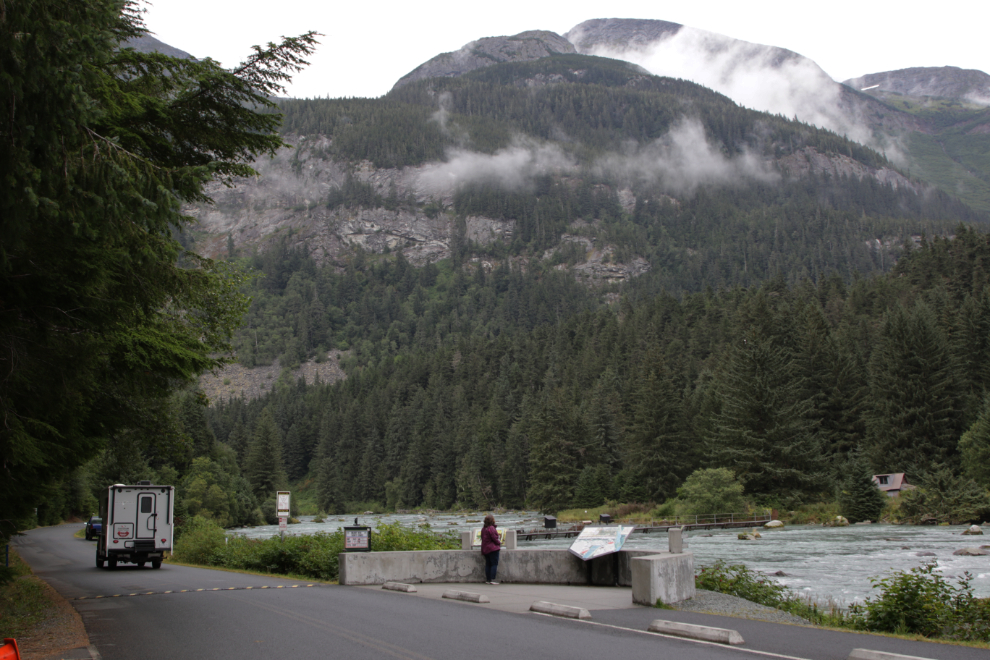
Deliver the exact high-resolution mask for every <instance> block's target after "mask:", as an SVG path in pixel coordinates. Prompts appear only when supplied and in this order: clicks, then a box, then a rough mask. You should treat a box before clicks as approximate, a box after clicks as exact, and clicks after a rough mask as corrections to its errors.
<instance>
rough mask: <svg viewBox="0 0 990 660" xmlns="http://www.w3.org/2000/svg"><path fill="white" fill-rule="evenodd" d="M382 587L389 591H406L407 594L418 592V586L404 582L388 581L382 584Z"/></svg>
mask: <svg viewBox="0 0 990 660" xmlns="http://www.w3.org/2000/svg"><path fill="white" fill-rule="evenodd" d="M382 589H388V590H389V591H404V592H406V593H407V594H414V593H416V587H414V586H413V585H411V584H403V583H402V582H386V583H385V584H383V585H382Z"/></svg>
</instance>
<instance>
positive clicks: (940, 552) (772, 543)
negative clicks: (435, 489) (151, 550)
mask: <svg viewBox="0 0 990 660" xmlns="http://www.w3.org/2000/svg"><path fill="white" fill-rule="evenodd" d="M484 515H485V514H484V513H471V514H454V513H438V514H430V515H428V514H389V515H368V516H357V518H358V520H359V522H360V524H362V525H370V526H371V527H375V526H377V525H378V524H380V523H387V522H398V523H400V524H401V525H404V526H409V527H417V526H419V527H423V526H425V525H429V529H432V530H433V531H437V532H442V531H448V530H449V531H454V532H459V531H461V530H464V529H471V528H474V527H480V526H481V524H480V521H481V519H482V518H483V517H484ZM354 518H355V516H354V515H353V514H351V515H350V516H346V517H341V516H332V517H329V518H327V521H326V522H324V523H314V522H312V517H311V516H305V517H303V518H302V519H301V520H302V522H301V523H300V524H298V525H290V526H289V528H288V533H290V534H313V533H316V532H321V531H322V532H331V531H334V530H336V529H339V528H340V527H343V526H345V525H352V524H354ZM469 520H470V521H477V522H468V521H469ZM497 520H498V524H499V526H500V527H503V528H506V529H520V528H525V529H527V530H529V529H535V528H540V527H542V526H543V518H542V517H541V516H540V515H539V514H537V513H535V512H532V511H523V512H508V513H502V514H500V515H498V516H497ZM562 526H563V525H562ZM423 528H425V527H423ZM965 529H966V527H965V526H950V527H933V526H922V527H916V526H908V525H880V524H877V525H853V526H850V527H821V526H819V525H796V526H788V527H785V528H784V529H782V530H760V533H761V534H762V536H763V538H762V539H758V540H756V541H740V540H739V539H738V538H737V534H738V533H739V531H741V530H725V531H714V530H712V531H695V532H689V533H687V534H685V539H686V545H687V548H686V549H687V550H688V551H690V552H693V553H694V555H695V563H696V565H697V566H706V565H710V564H712V563H714V562H715V561H716V560H717V559H724V560H725V561H726V562H728V563H730V564H745V565H746V566H747V567H749V568H750V569H752V570H755V571H759V572H761V573H766V574H772V573H777V572H779V571H782V572H783V573H784V575H783V576H772V578H773V579H774V580H776V581H777V582H779V583H781V584H783V585H785V586H787V587H789V588H791V589H793V590H795V591H797V592H800V593H803V594H806V595H808V596H811V597H812V598H813V599H815V600H818V601H819V602H822V603H826V602H828V601H830V600H831V601H834V602H835V603H837V604H838V605H840V606H843V607H845V606H848V605H850V604H852V603H855V602H862V601H863V599H865V598H866V597H867V596H870V595H871V594H875V593H876V591H875V590H873V589H872V587H871V585H870V578H872V577H883V576H885V575H887V574H889V573H890V572H891V571H893V570H907V569H910V568H913V567H915V566H920V565H922V564H923V563H924V562H926V561H931V560H935V561H937V562H938V568H937V569H936V570H938V571H939V572H940V573H941V574H942V575H943V576H945V577H957V576H961V575H962V574H963V572H964V571H969V573H970V574H971V575H972V576H973V582H972V586H973V593H974V594H975V595H976V596H977V597H980V598H990V556H982V557H963V556H954V555H953V554H952V553H953V551H955V550H958V549H959V548H966V547H973V546H980V545H990V536H961V533H962V532H963V531H964V530H965ZM984 529H986V527H984ZM236 533H239V534H243V535H244V536H247V537H249V538H268V537H270V536H272V535H275V534H278V526H272V525H269V526H263V527H253V528H250V529H244V530H237V532H236ZM572 541H573V539H564V538H559V539H552V540H539V541H526V542H521V543H520V544H519V546H520V547H521V548H537V547H547V548H566V547H568V546H569V545H570V544H571V542H572ZM625 547H626V548H629V549H656V550H666V549H667V535H666V534H664V533H654V534H639V533H636V534H633V535H632V536H630V537H629V540H628V541H627V542H626V545H625ZM922 552H931V553H934V556H918V555H919V553H922Z"/></svg>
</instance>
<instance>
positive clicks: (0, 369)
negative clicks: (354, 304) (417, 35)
mask: <svg viewBox="0 0 990 660" xmlns="http://www.w3.org/2000/svg"><path fill="white" fill-rule="evenodd" d="M144 31H145V30H144V28H143V26H142V25H141V22H140V18H139V12H138V9H137V8H136V6H135V4H134V3H132V2H129V1H127V0H80V1H79V2H70V3H66V2H60V1H55V0H25V1H23V2H17V3H8V4H7V5H5V6H4V8H3V10H2V11H0V72H2V73H0V116H2V119H0V173H2V174H0V176H2V181H3V185H2V186H0V217H2V218H3V221H2V223H0V291H2V292H3V293H2V295H0V418H2V420H3V423H2V424H0V520H2V521H3V523H2V524H0V536H6V535H8V534H9V533H10V532H11V531H12V529H13V527H12V526H14V527H16V525H17V524H18V522H17V521H19V520H21V519H23V518H24V517H25V516H26V515H27V514H28V512H30V511H31V510H32V509H33V507H35V506H39V505H40V506H39V515H40V516H41V518H42V520H43V521H46V522H47V521H50V520H52V519H58V518H59V517H60V516H61V515H62V514H63V513H64V509H65V507H66V505H67V504H66V503H67V501H68V499H70V498H72V497H75V491H77V490H79V489H78V488H76V487H75V486H74V485H73V484H72V483H70V481H71V480H72V479H74V478H75V477H74V476H72V470H73V469H74V468H76V467H77V466H79V465H80V464H82V463H83V462H84V461H86V460H88V459H90V458H92V457H93V456H94V455H95V454H96V453H97V452H98V451H100V449H101V448H103V447H106V446H109V445H117V446H120V445H124V444H130V445H137V446H139V447H140V448H142V449H143V450H144V451H145V452H146V453H147V454H148V455H157V456H158V457H159V458H160V457H161V456H162V454H166V453H169V452H172V451H176V450H180V451H181V447H174V446H172V447H170V446H169V444H170V443H169V440H170V437H169V434H168V433H167V432H165V433H163V432H162V431H163V427H167V426H168V425H167V424H165V423H164V420H165V419H167V418H169V410H168V408H169V395H170V394H171V393H172V392H173V391H175V389H176V388H177V387H178V386H181V385H183V384H186V383H189V382H191V381H193V380H194V379H195V378H196V377H197V376H198V375H199V374H200V373H202V372H203V371H205V370H208V369H211V368H215V367H217V366H219V365H222V364H223V363H224V361H225V359H224V356H226V355H229V352H230V345H229V337H230V333H231V332H232V330H233V329H234V327H235V326H236V325H237V324H238V323H239V321H240V316H241V314H242V313H243V311H244V308H245V301H244V300H243V299H242V298H241V297H240V296H239V295H238V294H237V285H238V278H237V277H236V275H235V274H234V273H233V272H232V271H230V270H229V269H228V268H227V267H226V265H225V264H216V263H213V262H211V261H209V260H206V259H202V258H199V257H198V256H196V255H195V254H192V253H188V252H185V251H184V250H183V249H182V246H181V244H180V242H179V241H178V240H176V238H175V234H176V233H179V232H181V231H182V229H183V227H184V226H186V225H187V222H188V219H187V218H185V217H184V216H182V215H181V212H180V205H181V204H182V203H184V202H193V201H197V202H203V201H207V200H208V198H207V196H206V195H205V193H204V192H203V187H204V185H205V184H206V183H207V182H209V181H211V180H220V181H228V180H229V179H231V178H232V177H235V176H245V175H249V174H251V173H252V172H253V170H252V169H251V168H250V167H249V166H248V162H249V161H250V160H252V159H253V158H254V157H255V156H257V155H260V154H269V153H274V152H275V150H276V149H277V148H278V147H280V146H281V145H282V144H283V142H282V139H281V138H280V137H279V135H278V134H277V133H276V127H277V125H278V118H277V116H274V115H272V114H270V113H265V112H259V111H258V110H259V108H271V107H273V104H272V103H271V101H269V98H270V97H271V96H272V95H274V94H275V93H277V92H279V91H280V90H281V89H282V87H281V83H282V82H284V81H285V80H287V78H288V76H287V73H286V72H291V71H293V70H298V68H299V66H301V64H303V63H304V62H303V61H302V60H301V59H300V57H301V56H303V55H306V54H307V53H309V52H310V51H311V50H312V47H313V44H314V43H315V41H314V39H313V35H312V34H308V35H304V36H302V37H299V38H295V39H286V40H285V41H284V42H283V43H282V44H279V45H276V44H269V46H268V47H267V48H264V49H262V48H256V50H255V52H254V54H252V55H251V56H250V58H249V59H248V60H247V61H246V62H245V63H243V64H242V65H241V66H240V67H238V68H237V69H235V70H233V71H228V70H225V69H222V68H220V67H219V66H218V65H217V64H216V63H215V62H213V61H212V60H204V61H195V60H179V59H175V58H170V57H165V56H163V55H160V54H142V53H138V52H135V51H134V50H132V49H129V48H124V49H121V48H119V45H120V43H121V41H123V40H125V39H126V38H128V37H132V36H136V35H139V34H141V33H143V32H144ZM165 430H166V431H167V429H165ZM82 490H85V489H82ZM76 500H77V502H76V503H77V504H80V503H85V497H82V498H81V500H80V498H79V497H76Z"/></svg>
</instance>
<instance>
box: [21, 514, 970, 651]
mask: <svg viewBox="0 0 990 660" xmlns="http://www.w3.org/2000/svg"><path fill="white" fill-rule="evenodd" d="M76 529H78V525H62V526H59V527H49V528H43V529H37V530H33V531H31V532H29V533H28V534H27V535H25V536H22V537H20V538H19V539H18V540H17V549H18V552H19V553H21V556H22V557H24V558H25V560H26V561H28V563H30V564H31V566H32V567H33V568H34V570H35V572H36V573H37V574H38V575H39V576H41V577H42V578H44V579H45V580H47V581H48V582H49V583H50V584H51V585H52V586H54V587H55V588H56V589H57V590H58V591H59V592H60V593H61V594H62V595H63V596H65V597H67V598H70V599H73V600H72V601H71V602H72V604H73V605H74V606H75V607H76V609H77V610H78V611H79V612H80V613H81V614H82V616H83V621H84V622H85V625H86V630H87V631H88V633H89V635H90V641H91V642H92V643H93V645H94V646H95V647H96V648H97V650H98V651H99V652H100V654H101V655H102V657H103V658H105V659H106V660H134V659H140V660H157V659H158V658H162V659H166V658H167V659H169V660H171V659H173V658H180V657H181V658H188V659H198V658H204V659H205V658H239V659H240V658H243V659H246V660H251V659H254V658H258V659H261V658H264V659H266V660H268V659H270V658H273V657H274V658H292V659H293V660H305V659H308V658H320V659H321V660H322V659H325V658H348V659H351V658H355V659H357V658H383V657H384V658H405V659H410V660H424V659H426V658H454V657H471V658H472V659H478V660H485V659H488V658H492V659H493V660H495V659H497V660H505V658H533V659H538V660H544V659H547V658H591V657H596V658H597V657H622V656H626V657H631V658H640V657H658V656H659V657H667V656H670V657H672V658H676V659H677V660H701V659H711V660H745V659H747V658H756V657H767V655H766V653H767V651H770V649H769V648H767V649H766V650H765V651H763V653H762V654H760V655H754V654H753V650H752V649H760V648H761V647H765V646H767V643H768V642H772V644H770V646H772V647H773V649H774V651H771V653H772V654H773V655H776V654H781V653H783V654H784V655H786V656H793V657H801V658H809V659H812V660H841V659H844V658H846V656H847V655H848V652H849V650H850V649H851V648H853V647H864V648H874V649H878V650H893V649H890V648H887V647H884V646H882V643H887V642H890V641H893V642H897V643H898V644H900V645H903V649H908V650H902V649H901V648H900V647H898V651H899V652H901V653H910V654H911V655H916V656H922V657H929V658H938V659H940V660H942V659H944V660H971V659H972V660H976V659H977V658H979V659H980V660H986V657H987V655H986V654H987V652H986V651H985V650H976V649H967V648H960V647H952V646H944V645H935V644H918V643H913V645H912V643H910V642H900V640H887V639H884V638H878V637H875V636H864V635H852V634H846V633H827V632H826V631H817V630H812V629H808V628H801V627H796V626H781V625H773V624H757V623H756V622H749V621H743V620H740V619H728V618H723V617H707V616H706V615H693V614H690V613H679V612H669V611H659V610H655V609H651V608H631V609H625V610H622V609H612V610H596V611H593V612H592V615H593V617H594V621H596V622H598V623H599V624H601V623H605V624H611V626H609V625H589V624H587V623H581V622H576V621H569V620H562V619H556V618H552V617H545V616H540V615H536V614H518V613H512V612H505V611H498V610H497V609H494V608H485V607H479V606H477V605H472V604H468V603H459V602H450V601H441V600H434V599H430V598H417V597H415V596H412V595H408V594H400V593H393V592H384V591H381V590H372V589H360V588H353V587H340V586H326V585H317V586H312V587H309V586H306V585H307V584H308V583H305V582H298V581H291V580H285V579H276V578H271V579H269V578H263V577H258V576H252V575H244V574H241V573H229V572H225V571H217V570H208V569H197V568H187V567H182V566H170V565H167V564H166V565H165V566H163V567H162V568H161V569H160V570H153V569H151V568H145V569H139V568H136V567H132V566H130V565H124V566H123V567H121V568H118V569H117V570H116V571H110V570H100V569H97V568H96V567H95V565H94V561H93V558H94V557H93V555H94V553H95V548H94V544H93V543H92V542H87V541H84V540H82V539H76V538H73V537H72V533H73V532H74V531H75V530H76ZM466 586H467V585H462V586H461V587H460V588H462V589H463V588H465V587H466ZM248 587H251V588H250V589H249V588H248ZM263 587H268V588H263ZM278 587H281V588H278ZM477 587H479V588H480V587H484V585H477ZM472 588H473V586H472ZM534 588H535V587H534ZM493 589H497V587H494V588H493ZM182 590H186V591H182ZM475 590H477V589H475ZM147 592H153V593H151V594H147ZM164 592H171V593H164ZM117 594H120V595H119V596H118V595H117ZM130 594H136V595H130ZM493 595H494V594H493ZM97 596H102V597H101V598H97ZM661 615H662V616H663V618H672V619H673V618H675V617H681V618H684V617H697V618H698V621H693V622H707V623H708V624H709V625H725V622H728V623H730V624H733V625H732V627H733V628H736V629H739V630H740V631H741V632H743V636H744V637H745V638H746V640H747V644H746V648H748V649H750V650H749V651H747V650H746V649H742V648H724V647H718V646H712V645H703V644H697V643H693V642H687V641H682V640H676V639H670V638H665V637H660V636H656V635H650V634H646V633H643V632H635V631H633V630H626V629H625V628H636V629H638V630H645V627H646V625H648V623H649V621H651V620H652V619H654V618H661ZM671 615H672V616H671ZM613 626H614V627H613ZM753 626H756V627H753ZM760 626H763V627H760ZM823 635H824V636H823ZM828 635H835V636H837V637H828ZM840 637H841V638H842V639H840ZM844 638H849V639H848V640H846V639H844ZM850 640H854V641H850ZM777 657H780V656H779V655H777Z"/></svg>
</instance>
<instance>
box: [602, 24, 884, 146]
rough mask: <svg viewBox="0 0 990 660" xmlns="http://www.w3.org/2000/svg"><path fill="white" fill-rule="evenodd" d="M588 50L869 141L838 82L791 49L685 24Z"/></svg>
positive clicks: (755, 107) (751, 104) (738, 101)
mask: <svg viewBox="0 0 990 660" xmlns="http://www.w3.org/2000/svg"><path fill="white" fill-rule="evenodd" d="M590 52H591V54H594V55H601V56H604V57H611V58H614V59H622V60H626V61H629V62H633V63H635V64H638V65H640V66H642V67H643V68H644V69H646V70H647V71H649V72H650V73H653V74H655V75H659V76H668V77H672V78H683V79H685V80H691V81H693V82H696V83H698V84H701V85H704V86H706V87H709V88H711V89H713V90H715V91H717V92H719V93H721V94H725V95H726V96H728V97H729V98H731V99H732V100H733V101H735V102H736V103H738V104H740V105H743V106H746V107H747V108H752V109H754V110H762V111H764V112H770V113H773V114H780V115H783V116H785V117H787V118H794V117H796V118H797V119H799V120H801V121H803V122H806V123H809V124H814V125H816V126H820V127H822V128H827V129H829V130H832V131H834V132H836V133H838V134H840V135H846V136H848V137H849V138H850V139H853V140H856V141H857V142H861V143H863V144H871V145H872V143H873V141H874V139H873V133H872V131H871V130H870V129H869V127H868V126H867V125H866V123H865V122H863V121H861V120H860V119H859V118H857V117H856V116H855V111H854V110H852V109H850V108H843V107H842V98H841V97H842V94H841V90H842V88H841V86H840V85H839V84H838V83H836V82H835V81H834V80H832V78H831V77H829V75H828V74H827V73H825V71H823V70H822V69H821V68H820V67H819V66H818V65H817V64H815V63H814V62H813V61H812V60H810V59H808V58H805V57H802V56H800V55H797V54H796V53H790V52H789V51H784V50H782V49H779V48H774V47H771V46H763V45H760V44H754V43H750V42H747V41H740V40H738V39H733V38H731V37H727V36H724V35H721V34H716V33H714V32H707V31H705V30H698V29H695V28H690V27H686V26H685V27H682V28H681V29H680V30H678V31H677V32H676V33H668V34H666V35H664V36H662V37H661V38H660V39H659V40H657V41H654V42H652V43H649V44H645V45H639V46H638V47H635V48H628V49H617V48H615V47H612V46H595V47H593V48H592V49H591V51H590Z"/></svg>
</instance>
